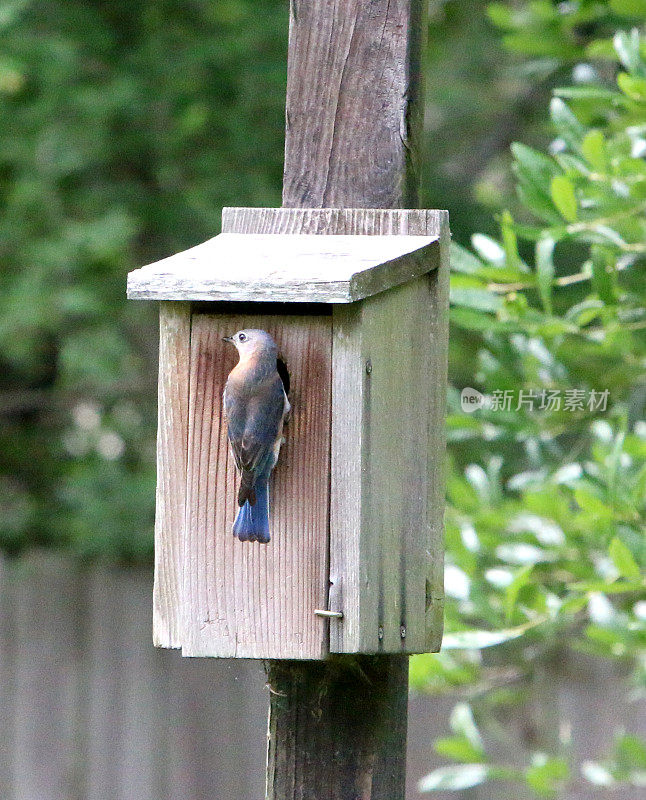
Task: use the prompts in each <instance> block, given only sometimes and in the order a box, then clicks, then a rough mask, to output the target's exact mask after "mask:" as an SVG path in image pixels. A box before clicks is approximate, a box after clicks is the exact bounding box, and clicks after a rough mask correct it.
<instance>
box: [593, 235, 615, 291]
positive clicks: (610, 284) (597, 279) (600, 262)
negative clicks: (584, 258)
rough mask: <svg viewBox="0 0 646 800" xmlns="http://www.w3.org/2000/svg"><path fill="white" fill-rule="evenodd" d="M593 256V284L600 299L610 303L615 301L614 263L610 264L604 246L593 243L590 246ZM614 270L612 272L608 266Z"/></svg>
mask: <svg viewBox="0 0 646 800" xmlns="http://www.w3.org/2000/svg"><path fill="white" fill-rule="evenodd" d="M590 254H591V256H592V258H591V262H592V284H593V286H594V288H595V291H596V293H597V294H598V295H599V297H600V299H601V300H603V302H604V303H608V305H612V304H613V303H614V302H615V285H614V264H613V266H610V265H609V264H608V261H609V259H608V258H607V256H606V253H605V250H604V248H602V247H600V246H598V245H593V246H592V247H591V248H590ZM609 266H610V269H612V270H613V271H612V272H611V271H610V270H609V269H608V267H609Z"/></svg>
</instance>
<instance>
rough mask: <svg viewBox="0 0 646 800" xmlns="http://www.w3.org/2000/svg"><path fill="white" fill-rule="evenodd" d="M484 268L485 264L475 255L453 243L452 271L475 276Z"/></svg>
mask: <svg viewBox="0 0 646 800" xmlns="http://www.w3.org/2000/svg"><path fill="white" fill-rule="evenodd" d="M482 267H484V264H483V263H482V261H480V259H479V258H477V257H476V256H474V255H473V253H471V252H470V251H469V250H467V249H466V248H465V247H461V246H460V245H459V244H455V243H454V242H452V243H451V270H452V271H453V272H463V273H465V274H467V275H475V274H477V273H478V272H479V271H480V270H481V269H482Z"/></svg>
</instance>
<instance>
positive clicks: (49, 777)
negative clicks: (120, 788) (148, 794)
mask: <svg viewBox="0 0 646 800" xmlns="http://www.w3.org/2000/svg"><path fill="white" fill-rule="evenodd" d="M65 566H66V560H65V558H64V556H61V555H60V554H56V553H45V552H42V553H41V552H38V553H33V554H32V555H30V556H29V557H28V558H27V559H25V560H24V561H23V562H22V563H21V564H20V569H19V579H18V580H17V582H16V586H15V594H14V602H15V612H14V613H15V628H14V636H15V648H16V649H15V653H16V658H15V661H14V665H15V666H14V668H15V675H14V692H15V696H14V714H15V716H14V719H13V721H12V722H13V725H12V727H13V736H14V742H13V747H14V758H13V767H14V770H13V792H14V796H15V797H16V798H32V797H33V798H39V800H69V798H70V797H75V796H76V797H78V796H80V794H81V792H82V787H81V786H80V785H79V781H78V774H77V767H78V764H77V757H78V753H77V746H78V745H79V744H80V743H79V741H78V739H77V736H76V717H77V707H76V702H77V698H78V687H79V659H78V656H77V650H76V630H75V628H76V623H77V616H76V614H75V613H74V611H75V609H74V606H73V604H72V602H71V598H74V597H75V596H76V593H77V581H76V573H75V571H74V570H69V569H66V568H65ZM20 573H22V574H20ZM16 577H18V575H17V576H16Z"/></svg>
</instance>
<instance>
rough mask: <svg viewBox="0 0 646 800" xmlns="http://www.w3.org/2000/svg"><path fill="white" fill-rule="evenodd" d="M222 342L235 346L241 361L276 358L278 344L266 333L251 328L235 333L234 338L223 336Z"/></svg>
mask: <svg viewBox="0 0 646 800" xmlns="http://www.w3.org/2000/svg"><path fill="white" fill-rule="evenodd" d="M222 341H224V342H230V343H231V344H232V345H234V346H235V348H236V350H237V351H238V354H239V356H240V360H241V361H246V360H247V359H248V358H258V357H262V356H268V357H271V358H276V353H277V349H278V348H277V347H276V342H274V340H273V339H272V338H271V336H270V335H269V334H268V333H267V332H266V331H261V330H258V329H257V328H249V329H245V330H243V331H238V332H237V333H234V334H233V336H223V337H222Z"/></svg>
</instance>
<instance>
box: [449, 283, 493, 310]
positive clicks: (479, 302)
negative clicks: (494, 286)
mask: <svg viewBox="0 0 646 800" xmlns="http://www.w3.org/2000/svg"><path fill="white" fill-rule="evenodd" d="M450 299H451V303H452V304H453V305H456V306H466V307H467V308H475V309H477V310H478V311H498V309H499V308H501V306H502V298H501V297H499V296H498V295H496V294H494V293H493V292H488V291H487V290H486V289H456V288H453V287H451V292H450Z"/></svg>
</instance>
